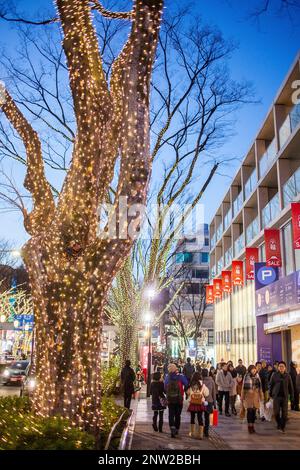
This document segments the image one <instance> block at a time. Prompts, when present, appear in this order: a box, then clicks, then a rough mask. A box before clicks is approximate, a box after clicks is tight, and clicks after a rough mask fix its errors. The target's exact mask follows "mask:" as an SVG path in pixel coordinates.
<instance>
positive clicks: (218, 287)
mask: <svg viewBox="0 0 300 470" xmlns="http://www.w3.org/2000/svg"><path fill="white" fill-rule="evenodd" d="M221 297H222V279H214V300H216V299H221Z"/></svg>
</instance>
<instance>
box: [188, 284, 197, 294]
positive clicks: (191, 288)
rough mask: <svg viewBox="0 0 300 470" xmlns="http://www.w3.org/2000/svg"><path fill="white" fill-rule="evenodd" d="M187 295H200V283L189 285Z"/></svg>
mask: <svg viewBox="0 0 300 470" xmlns="http://www.w3.org/2000/svg"><path fill="white" fill-rule="evenodd" d="M186 293H187V294H200V284H198V283H192V284H187V286H186Z"/></svg>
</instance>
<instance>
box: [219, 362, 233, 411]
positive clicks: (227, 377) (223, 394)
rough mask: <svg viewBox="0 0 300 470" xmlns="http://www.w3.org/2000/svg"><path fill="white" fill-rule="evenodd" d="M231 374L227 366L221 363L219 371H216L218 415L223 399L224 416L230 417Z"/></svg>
mask: <svg viewBox="0 0 300 470" xmlns="http://www.w3.org/2000/svg"><path fill="white" fill-rule="evenodd" d="M232 382H233V379H232V375H231V373H230V372H229V371H228V368H227V364H226V363H223V365H222V368H221V370H219V371H218V373H217V377H216V384H217V386H218V405H219V413H220V415H221V414H222V406H223V398H224V399H225V416H228V417H229V416H231V415H230V413H229V393H230V390H231V388H232V386H233V383H232Z"/></svg>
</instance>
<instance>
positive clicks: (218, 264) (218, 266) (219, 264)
mask: <svg viewBox="0 0 300 470" xmlns="http://www.w3.org/2000/svg"><path fill="white" fill-rule="evenodd" d="M223 266H224V264H223V258H220V259H219V261H218V262H217V275H218V274H220V273H221V271H222V269H223Z"/></svg>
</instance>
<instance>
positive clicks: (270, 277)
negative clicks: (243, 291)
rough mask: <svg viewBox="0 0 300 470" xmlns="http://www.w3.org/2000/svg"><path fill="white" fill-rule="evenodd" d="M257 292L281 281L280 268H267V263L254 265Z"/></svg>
mask: <svg viewBox="0 0 300 470" xmlns="http://www.w3.org/2000/svg"><path fill="white" fill-rule="evenodd" d="M254 278H255V290H258V289H261V288H262V287H265V286H268V285H269V284H272V283H273V282H275V281H278V279H279V271H278V268H276V267H273V266H267V265H266V263H255V264H254Z"/></svg>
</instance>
